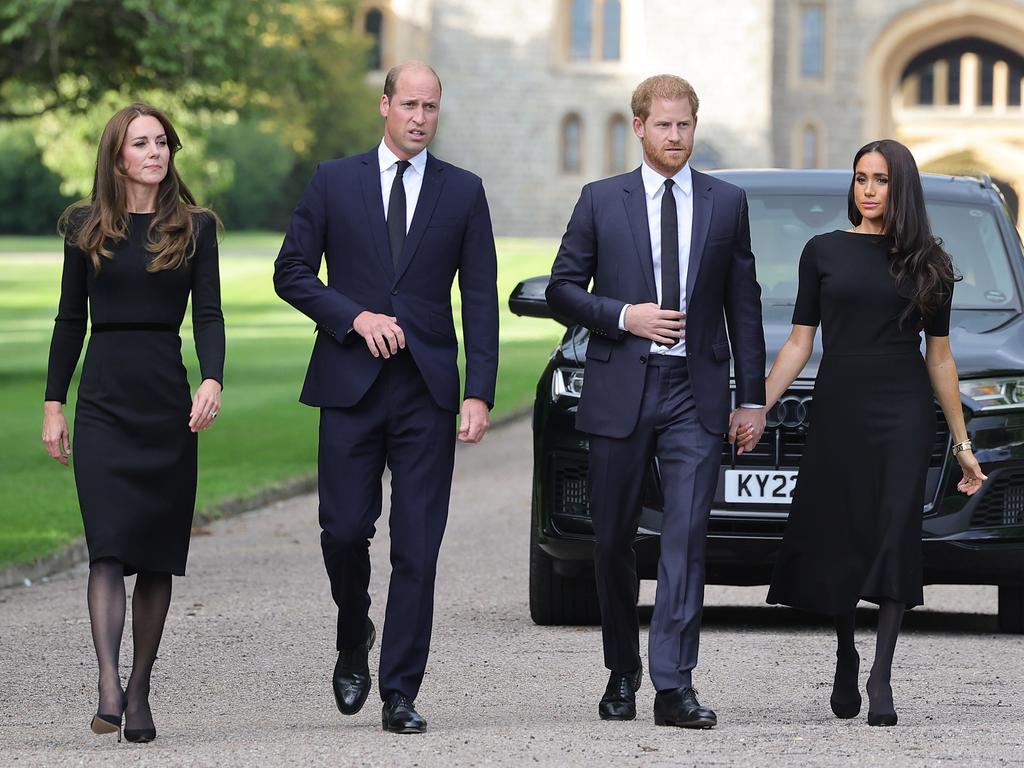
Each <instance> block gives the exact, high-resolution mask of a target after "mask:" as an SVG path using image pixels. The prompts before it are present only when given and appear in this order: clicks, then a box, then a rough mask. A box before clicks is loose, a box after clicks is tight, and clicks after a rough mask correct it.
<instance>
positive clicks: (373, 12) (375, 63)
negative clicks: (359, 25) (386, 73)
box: [363, 8, 384, 70]
mask: <svg viewBox="0 0 1024 768" xmlns="http://www.w3.org/2000/svg"><path fill="white" fill-rule="evenodd" d="M363 31H364V32H365V33H366V34H367V35H369V37H370V40H371V44H372V47H371V48H370V53H369V62H368V63H369V67H370V69H371V70H378V69H383V68H384V53H383V48H384V45H383V42H384V12H383V11H381V10H380V8H371V9H370V10H368V11H367V12H366V18H365V19H364V20H363Z"/></svg>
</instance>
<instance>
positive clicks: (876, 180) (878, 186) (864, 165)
mask: <svg viewBox="0 0 1024 768" xmlns="http://www.w3.org/2000/svg"><path fill="white" fill-rule="evenodd" d="M853 199H854V202H855V203H856V204H857V210H858V211H860V215H861V216H863V217H864V218H865V219H866V220H867V221H868V222H869V223H871V224H874V225H876V226H878V227H881V225H882V216H883V215H884V214H885V207H886V204H887V203H888V201H889V164H888V163H886V162H885V158H884V157H882V155H881V153H879V152H868V153H866V154H865V155H864V156H863V157H861V159H860V160H858V161H857V167H856V168H855V169H854V171H853Z"/></svg>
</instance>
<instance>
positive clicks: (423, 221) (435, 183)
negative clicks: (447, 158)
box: [395, 153, 444, 281]
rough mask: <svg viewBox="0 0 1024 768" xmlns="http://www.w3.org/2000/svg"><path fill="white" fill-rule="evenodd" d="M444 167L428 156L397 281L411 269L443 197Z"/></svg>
mask: <svg viewBox="0 0 1024 768" xmlns="http://www.w3.org/2000/svg"><path fill="white" fill-rule="evenodd" d="M443 171H444V166H443V165H442V164H441V163H440V162H438V161H437V160H435V159H434V156H433V155H431V154H429V153H428V154H427V165H426V167H425V168H424V169H423V185H422V186H421V187H420V196H419V198H418V199H417V200H416V210H415V211H414V212H413V214H412V224H410V225H409V234H408V235H406V237H405V247H404V248H403V249H402V258H401V260H400V261H399V262H398V274H396V275H395V280H396V281H397V280H400V279H401V278H402V275H404V274H405V271H406V270H407V269H408V268H409V264H410V263H411V262H412V259H413V256H415V255H416V249H417V248H419V245H420V240H422V239H423V233H424V232H426V230H427V225H428V224H430V218H431V216H433V215H434V208H436V207H437V201H438V199H440V197H441V188H442V187H443V186H444V173H443Z"/></svg>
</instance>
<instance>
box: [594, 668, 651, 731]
mask: <svg viewBox="0 0 1024 768" xmlns="http://www.w3.org/2000/svg"><path fill="white" fill-rule="evenodd" d="M643 676H644V669H643V667H640V669H638V670H636V672H626V673H622V672H612V673H611V674H610V675H609V676H608V685H607V686H605V689H604V696H602V697H601V703H600V704H598V705H597V713H598V714H599V715H600V716H601V719H602V720H633V719H634V718H635V717H636V692H637V691H638V690H639V689H640V682H641V680H643Z"/></svg>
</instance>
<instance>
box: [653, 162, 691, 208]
mask: <svg viewBox="0 0 1024 768" xmlns="http://www.w3.org/2000/svg"><path fill="white" fill-rule="evenodd" d="M640 175H641V176H642V177H643V181H644V191H645V192H646V193H647V196H648V197H649V198H651V199H652V200H653V199H654V197H655V195H657V194H658V190H659V189H661V188H662V187H663V186H665V177H664V176H662V175H661V174H660V173H658V172H657V171H656V170H654V169H653V168H651V166H649V165H648V164H647V163H641V165H640ZM672 181H674V182H675V183H676V186H677V187H679V191H680V192H682V193H683V194H684V195H685V196H686V197H689V196H690V193H691V192H693V175H692V174H691V173H690V164H689V163H686V164H685V165H684V166H683V167H682V168H680V169H679V172H678V173H676V175H675V176H673V177H672Z"/></svg>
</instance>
